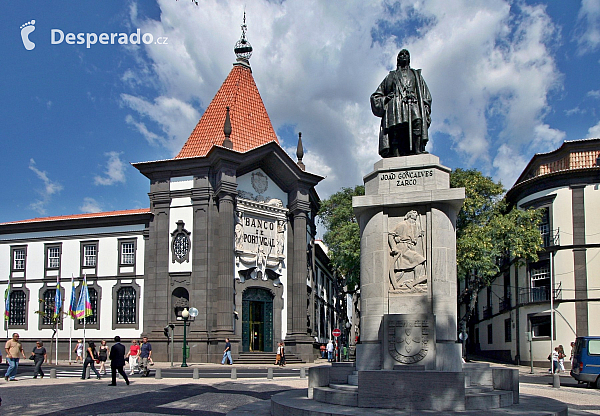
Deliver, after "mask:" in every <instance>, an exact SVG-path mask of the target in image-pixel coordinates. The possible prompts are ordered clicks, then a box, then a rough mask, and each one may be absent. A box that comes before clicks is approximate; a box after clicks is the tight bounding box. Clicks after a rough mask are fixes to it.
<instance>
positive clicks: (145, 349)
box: [140, 337, 152, 377]
mask: <svg viewBox="0 0 600 416" xmlns="http://www.w3.org/2000/svg"><path fill="white" fill-rule="evenodd" d="M150 357H152V344H150V343H149V342H148V337H144V338H142V345H141V346H140V358H141V360H142V364H141V366H140V370H141V371H142V375H143V376H144V377H148V375H149V374H150V369H149V368H148V361H149V360H150Z"/></svg>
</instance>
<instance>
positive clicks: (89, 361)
mask: <svg viewBox="0 0 600 416" xmlns="http://www.w3.org/2000/svg"><path fill="white" fill-rule="evenodd" d="M96 360H98V354H97V353H96V344H94V343H93V342H90V343H89V344H88V348H87V351H86V354H85V361H84V362H83V372H82V373H81V379H82V380H85V379H86V377H85V369H86V368H87V366H88V365H89V366H90V367H91V369H92V370H93V371H94V373H96V378H97V379H98V380H100V373H99V372H98V370H96V366H94V362H95V361H96ZM88 378H89V377H88Z"/></svg>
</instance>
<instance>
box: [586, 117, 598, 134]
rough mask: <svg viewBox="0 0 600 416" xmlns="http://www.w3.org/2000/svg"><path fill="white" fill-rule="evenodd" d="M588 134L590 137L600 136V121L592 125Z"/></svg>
mask: <svg viewBox="0 0 600 416" xmlns="http://www.w3.org/2000/svg"><path fill="white" fill-rule="evenodd" d="M587 135H588V137H597V138H600V121H599V122H598V124H596V125H595V126H592V127H590V129H589V130H588V134H587Z"/></svg>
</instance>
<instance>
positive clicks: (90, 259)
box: [83, 244, 98, 267]
mask: <svg viewBox="0 0 600 416" xmlns="http://www.w3.org/2000/svg"><path fill="white" fill-rule="evenodd" d="M97 260H98V246H97V245H96V244H84V246H83V266H84V267H96V263H97Z"/></svg>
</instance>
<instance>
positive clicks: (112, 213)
mask: <svg viewBox="0 0 600 416" xmlns="http://www.w3.org/2000/svg"><path fill="white" fill-rule="evenodd" d="M149 212H150V208H140V209H127V210H121V211H109V212H94V213H89V214H75V215H60V216H57V217H43V218H32V219H29V220H21V221H11V222H4V223H0V225H6V224H23V223H32V222H45V221H65V220H74V219H79V218H99V217H116V216H119V215H132V214H146V213H149Z"/></svg>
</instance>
